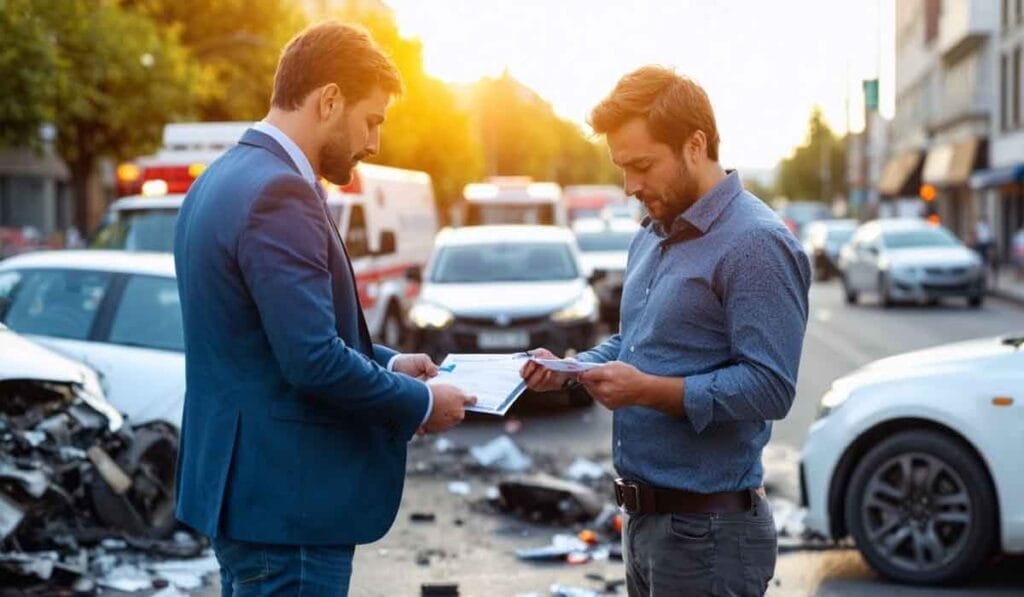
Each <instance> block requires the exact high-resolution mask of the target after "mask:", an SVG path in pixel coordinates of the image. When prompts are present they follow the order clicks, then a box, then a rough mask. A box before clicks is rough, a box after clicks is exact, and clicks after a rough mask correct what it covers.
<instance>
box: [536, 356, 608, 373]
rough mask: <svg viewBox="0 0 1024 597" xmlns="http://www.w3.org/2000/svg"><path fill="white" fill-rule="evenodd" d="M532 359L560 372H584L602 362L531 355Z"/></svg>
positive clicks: (546, 367) (542, 365) (598, 365)
mask: <svg viewBox="0 0 1024 597" xmlns="http://www.w3.org/2000/svg"><path fill="white" fill-rule="evenodd" d="M530 360H531V361H533V362H534V363H537V364H538V365H540V366H541V367H544V368H545V369H550V370H552V371H557V372H558V373H583V372H584V371H586V370H588V369H593V368H594V367H600V366H601V364H600V363H582V362H580V361H573V360H571V359H538V358H537V357H531V358H530Z"/></svg>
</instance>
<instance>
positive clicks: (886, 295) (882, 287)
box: [878, 274, 893, 309]
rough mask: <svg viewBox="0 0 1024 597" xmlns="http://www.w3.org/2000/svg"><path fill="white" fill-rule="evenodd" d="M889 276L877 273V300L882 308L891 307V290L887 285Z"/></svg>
mask: <svg viewBox="0 0 1024 597" xmlns="http://www.w3.org/2000/svg"><path fill="white" fill-rule="evenodd" d="M889 286H890V285H889V278H888V277H887V276H886V275H885V274H879V275H878V302H879V303H881V305H882V308H883V309H888V308H889V307H892V305H893V301H892V290H891V288H890V287H889Z"/></svg>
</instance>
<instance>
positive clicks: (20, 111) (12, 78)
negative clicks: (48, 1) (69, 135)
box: [0, 0, 58, 146]
mask: <svg viewBox="0 0 1024 597" xmlns="http://www.w3.org/2000/svg"><path fill="white" fill-rule="evenodd" d="M34 6H35V2H33V0H0V39H3V40H4V41H3V44H2V45H0V122H2V123H3V126H2V127H0V146H7V145H35V144H37V143H38V141H39V135H38V131H39V127H40V125H42V124H43V123H44V122H51V121H52V120H53V118H54V97H55V92H56V85H57V79H58V73H57V51H56V48H55V47H54V44H53V43H52V41H51V39H50V37H49V35H48V31H47V28H46V24H45V23H44V22H43V19H42V18H40V15H39V14H38V13H37V12H36V10H35V9H34Z"/></svg>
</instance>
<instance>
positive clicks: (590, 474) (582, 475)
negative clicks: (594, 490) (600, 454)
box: [565, 458, 611, 482]
mask: <svg viewBox="0 0 1024 597" xmlns="http://www.w3.org/2000/svg"><path fill="white" fill-rule="evenodd" d="M565 477H566V478H567V479H571V480H573V481H577V482H583V481H600V480H602V479H604V478H605V477H611V474H610V473H609V471H607V470H606V469H605V468H604V467H603V466H601V465H600V464H598V463H596V462H594V461H593V460H587V459H586V458H577V459H576V460H573V461H572V464H570V465H569V468H568V469H566V471H565Z"/></svg>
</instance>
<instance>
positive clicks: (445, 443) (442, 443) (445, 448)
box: [434, 437, 455, 454]
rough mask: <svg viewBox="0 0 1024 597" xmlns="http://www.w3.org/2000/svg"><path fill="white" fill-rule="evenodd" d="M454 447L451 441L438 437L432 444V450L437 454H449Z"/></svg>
mask: <svg viewBox="0 0 1024 597" xmlns="http://www.w3.org/2000/svg"><path fill="white" fill-rule="evenodd" d="M454 447H455V443H454V442H453V441H452V440H450V439H448V438H447V437H439V438H437V441H436V442H434V450H436V451H437V452H438V453H439V454H444V453H445V452H449V451H451V450H452V449H453V448H454Z"/></svg>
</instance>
